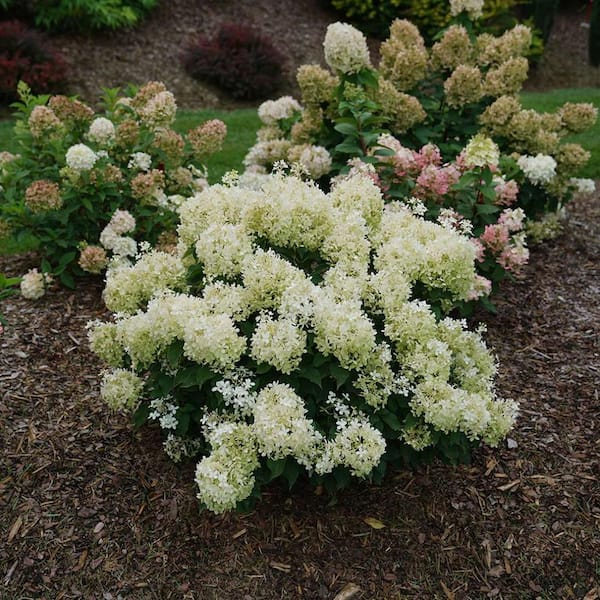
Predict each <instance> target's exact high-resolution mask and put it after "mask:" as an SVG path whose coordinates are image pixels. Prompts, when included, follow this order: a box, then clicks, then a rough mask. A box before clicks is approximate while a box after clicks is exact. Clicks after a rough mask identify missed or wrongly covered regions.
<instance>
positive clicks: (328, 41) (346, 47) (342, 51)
mask: <svg viewBox="0 0 600 600" xmlns="http://www.w3.org/2000/svg"><path fill="white" fill-rule="evenodd" d="M323 48H324V50H325V61H326V62H327V64H328V65H329V67H330V68H331V69H332V71H335V72H339V73H346V74H347V73H357V72H358V71H360V70H361V69H364V68H365V67H369V66H370V65H371V59H370V56H369V48H368V47H367V40H366V39H365V36H364V35H363V34H362V33H361V32H360V31H359V30H358V29H356V28H355V27H352V25H348V24H347V23H340V22H337V23H332V24H331V25H329V26H328V27H327V33H326V34H325V40H324V41H323Z"/></svg>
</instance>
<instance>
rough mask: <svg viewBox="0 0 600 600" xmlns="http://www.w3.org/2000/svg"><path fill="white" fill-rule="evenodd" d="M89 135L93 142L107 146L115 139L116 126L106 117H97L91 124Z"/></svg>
mask: <svg viewBox="0 0 600 600" xmlns="http://www.w3.org/2000/svg"><path fill="white" fill-rule="evenodd" d="M87 136H88V139H89V140H91V141H92V142H95V143H96V144H100V145H101V146H106V145H108V144H110V143H111V142H112V141H113V140H114V139H115V126H114V125H113V122H112V121H111V120H110V119H107V118H106V117H96V118H95V119H94V120H93V121H92V123H91V124H90V128H89V130H88V134H87Z"/></svg>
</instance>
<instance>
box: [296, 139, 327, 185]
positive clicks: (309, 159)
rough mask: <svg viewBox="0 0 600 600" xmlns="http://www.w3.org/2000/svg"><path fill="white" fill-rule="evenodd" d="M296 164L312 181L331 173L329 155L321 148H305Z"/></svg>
mask: <svg viewBox="0 0 600 600" xmlns="http://www.w3.org/2000/svg"><path fill="white" fill-rule="evenodd" d="M298 162H299V163H300V165H301V167H302V168H303V169H305V170H306V172H307V173H308V175H309V177H311V178H312V179H319V178H320V177H323V175H327V173H329V171H331V154H329V152H328V151H327V149H326V148H323V146H311V145H308V146H306V148H304V150H302V153H301V154H300V158H299V159H298Z"/></svg>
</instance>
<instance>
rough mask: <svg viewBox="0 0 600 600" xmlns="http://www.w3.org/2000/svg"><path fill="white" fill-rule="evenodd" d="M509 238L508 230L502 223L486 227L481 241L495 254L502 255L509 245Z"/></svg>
mask: <svg viewBox="0 0 600 600" xmlns="http://www.w3.org/2000/svg"><path fill="white" fill-rule="evenodd" d="M509 237H510V236H509V232H508V228H507V227H506V226H505V225H502V224H500V223H495V224H493V225H486V226H485V230H484V231H483V233H482V234H481V236H480V237H479V239H480V240H481V241H482V243H483V245H484V246H485V247H486V248H488V249H489V250H491V251H492V252H493V253H494V254H500V253H501V252H502V251H503V250H504V248H505V246H506V245H507V244H508V240H509Z"/></svg>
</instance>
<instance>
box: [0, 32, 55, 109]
mask: <svg viewBox="0 0 600 600" xmlns="http://www.w3.org/2000/svg"><path fill="white" fill-rule="evenodd" d="M66 70H67V69H66V63H65V60H64V59H63V57H62V55H61V54H60V53H59V52H57V51H55V50H54V49H53V48H52V47H51V46H50V45H49V44H48V42H47V41H46V39H45V37H44V36H43V35H42V34H40V33H39V32H37V31H35V30H33V29H29V28H28V27H27V25H25V24H24V23H21V22H20V21H1V22H0V102H10V101H12V100H15V99H16V98H17V83H18V82H19V80H23V81H25V82H26V83H27V84H28V85H29V87H30V88H31V89H32V91H33V92H34V93H37V94H43V93H47V92H52V91H58V90H59V89H60V88H61V86H62V84H64V82H65V79H66Z"/></svg>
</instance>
